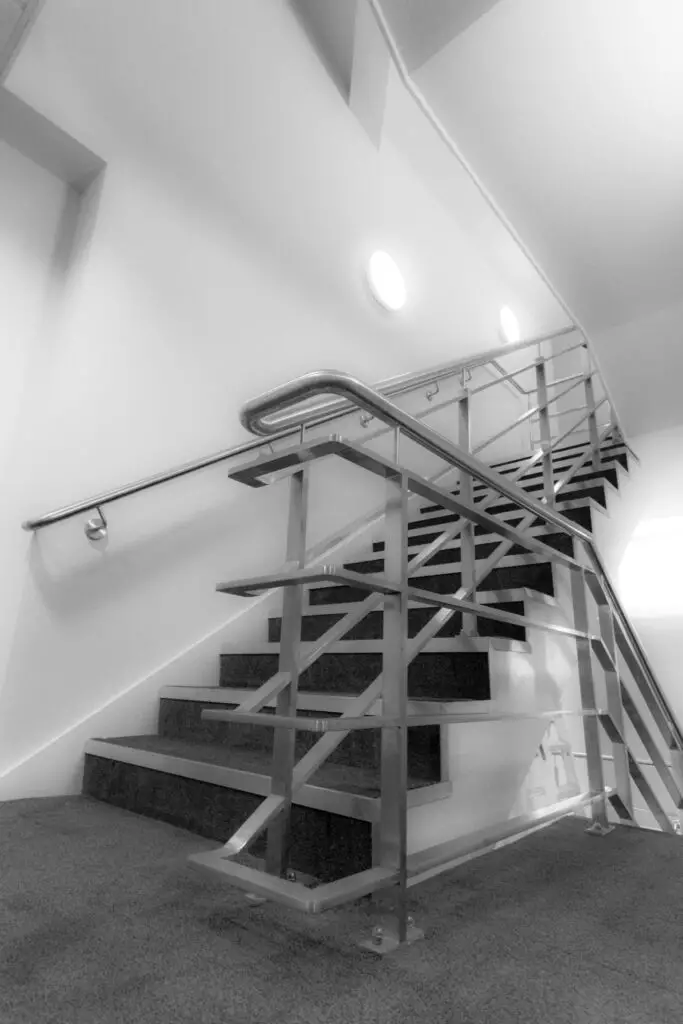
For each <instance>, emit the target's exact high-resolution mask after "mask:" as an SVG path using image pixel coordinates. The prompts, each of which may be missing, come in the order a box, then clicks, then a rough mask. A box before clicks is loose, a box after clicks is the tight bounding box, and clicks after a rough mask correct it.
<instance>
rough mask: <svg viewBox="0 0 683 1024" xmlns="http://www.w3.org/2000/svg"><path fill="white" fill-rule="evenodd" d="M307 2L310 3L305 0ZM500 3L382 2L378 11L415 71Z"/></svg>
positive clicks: (472, 0) (446, 0)
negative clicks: (383, 15)
mask: <svg viewBox="0 0 683 1024" xmlns="http://www.w3.org/2000/svg"><path fill="white" fill-rule="evenodd" d="M309 2H310V0H309ZM497 3H500V0H456V2H454V0H382V9H383V11H384V13H385V15H386V17H387V19H388V20H389V22H390V23H391V27H392V30H393V32H394V33H395V35H396V37H397V39H399V40H400V43H401V51H402V56H403V59H404V61H405V63H406V65H407V67H408V70H409V71H415V70H416V69H417V68H419V67H421V66H422V65H423V64H424V63H425V61H428V60H429V59H430V58H431V57H433V56H434V55H435V54H437V53H438V52H439V51H440V50H442V49H443V48H444V46H446V45H447V44H448V43H449V42H450V41H451V40H452V39H455V38H456V36H459V35H460V34H461V33H462V32H464V31H465V29H467V28H469V27H470V25H472V24H474V22H475V21H477V19H478V18H481V17H482V15H483V14H486V12H487V11H488V10H490V9H491V8H492V7H495V5H496V4H497Z"/></svg>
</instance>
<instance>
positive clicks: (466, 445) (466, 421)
mask: <svg viewBox="0 0 683 1024" xmlns="http://www.w3.org/2000/svg"><path fill="white" fill-rule="evenodd" d="M463 377H464V374H463ZM463 387H464V382H463ZM464 391H465V393H464V395H463V397H462V398H460V399H459V401H458V447H459V448H462V449H463V451H466V452H468V453H469V452H471V451H472V438H471V432H470V396H469V394H468V392H467V389H466V388H465V389H464ZM473 496H474V488H473V483H472V477H471V475H470V474H469V473H464V472H463V471H462V470H461V471H460V497H461V498H462V500H463V501H464V502H465V503H466V504H467V505H471V504H472V502H473ZM474 545H475V535H474V523H472V522H470V521H469V520H467V522H466V523H465V525H464V527H463V528H462V531H461V533H460V586H461V587H464V588H466V589H467V590H468V591H469V592H470V594H469V598H468V600H470V601H476V599H477V597H476V591H475V563H476V554H475V547H474ZM462 632H463V633H465V634H467V636H476V634H477V617H476V615H473V614H472V612H463V616H462Z"/></svg>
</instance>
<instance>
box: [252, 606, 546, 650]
mask: <svg viewBox="0 0 683 1024" xmlns="http://www.w3.org/2000/svg"><path fill="white" fill-rule="evenodd" d="M490 607H491V608H497V609H498V610H499V611H506V612H512V613H513V614H514V615H523V614H524V602H523V601H507V602H504V603H502V604H492V605H490ZM433 614H434V613H433V611H431V610H430V609H428V608H409V609H408V635H409V636H410V637H413V636H416V635H417V634H418V633H419V631H420V630H421V629H422V627H423V626H425V625H426V624H427V623H428V622H429V620H430V619H431V617H432V615H433ZM341 618H342V616H341V615H306V616H304V618H303V621H302V623H301V639H302V640H304V641H306V640H308V641H311V640H319V639H320V637H321V636H324V634H325V633H326V632H327V630H328V629H331V628H332V626H334V625H335V623H337V622H339V621H340V619H341ZM383 626H384V618H383V614H382V612H381V611H378V612H371V613H370V615H366V616H365V618H364V619H361V621H360V622H359V623H358V624H357V625H356V626H354V628H353V629H352V630H351V631H350V632H349V633H347V634H346V635H345V636H344V637H343V639H344V640H379V639H381V638H382V637H383V636H384V630H383ZM281 628H282V618H281V617H276V618H271V619H269V620H268V641H269V642H270V643H279V641H280V632H281ZM461 629H462V615H461V614H460V612H456V613H455V615H453V616H452V618H451V619H450V620H449V621H448V622H447V623H446V625H445V626H444V628H443V629H441V630H440V631H439V632H438V633H437V634H436V635H437V637H453V636H456V635H457V634H458V633H459V632H460V630H461ZM477 632H478V634H479V636H500V637H507V638H508V639H510V640H522V641H524V640H526V630H525V629H523V628H522V627H521V626H511V625H509V623H507V622H495V621H494V620H493V619H485V618H482V617H481V616H480V617H478V618H477Z"/></svg>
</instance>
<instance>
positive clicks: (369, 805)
mask: <svg viewBox="0 0 683 1024" xmlns="http://www.w3.org/2000/svg"><path fill="white" fill-rule="evenodd" d="M583 450H584V446H581V445H575V446H571V447H566V448H563V449H562V450H558V451H557V452H556V453H555V454H554V456H553V466H554V468H555V470H556V472H557V473H558V474H561V473H562V472H563V471H565V470H566V469H567V468H569V466H570V465H571V463H572V462H573V461H575V459H576V457H577V455H580V454H582V452H583ZM601 455H602V461H603V465H602V467H601V469H600V470H598V471H597V472H596V471H587V472H585V473H578V474H577V475H576V476H575V477H574V479H573V482H572V485H571V487H569V488H568V489H567V492H566V494H565V495H564V496H563V497H562V498H561V500H560V501H558V502H557V505H556V507H557V509H558V511H561V512H562V513H563V514H564V515H566V516H567V518H569V519H571V520H572V521H574V522H576V523H578V524H579V525H581V526H583V527H585V528H586V529H588V530H590V529H591V528H592V524H593V521H594V517H595V516H596V515H601V514H604V512H605V511H606V508H607V504H608V499H609V494H610V492H615V491H616V490H617V488H618V482H619V477H620V475H621V474H622V473H625V472H628V467H629V463H628V454H627V451H626V448H625V446H624V445H623V444H620V443H613V442H612V443H610V442H606V443H605V444H604V445H603V446H602V449H601ZM523 461H524V460H523V459H522V458H520V459H518V460H515V461H512V462H508V463H506V464H504V465H500V464H498V465H496V466H495V467H494V468H495V469H497V470H498V471H499V472H501V473H503V474H512V473H514V471H515V470H516V469H518V468H519V466H520V465H521V464H522V462H523ZM539 474H540V471H539V472H537V473H534V474H531V475H530V476H529V478H528V480H526V481H525V483H524V485H523V486H524V489H525V490H527V491H528V492H529V493H536V492H537V491H538V490H539V488H542V480H541V478H540V475H539ZM489 511H490V512H491V514H495V515H499V516H501V518H504V519H505V521H506V522H508V523H509V524H510V525H512V526H515V525H517V524H518V522H519V520H520V513H519V510H515V508H514V507H513V506H511V505H510V504H509V503H507V502H502V503H501V504H500V505H495V506H492V507H491V508H490V509H489ZM456 518H457V517H456V515H455V514H454V513H450V514H448V513H444V512H443V510H442V509H439V508H438V507H435V506H433V505H429V504H426V505H424V506H423V507H422V509H421V510H420V513H419V515H417V516H416V517H415V518H414V519H412V520H411V521H410V522H409V545H410V552H411V555H412V554H414V553H416V552H418V551H421V550H423V549H424V547H425V546H426V545H427V544H430V543H432V542H433V540H434V539H435V535H436V530H437V528H440V529H442V528H443V527H444V525H445V524H446V523H451V522H453V521H454V520H455V519H456ZM531 532H532V534H533V535H534V536H538V537H543V539H544V540H545V542H546V543H548V544H550V545H552V546H553V547H557V549H558V550H564V551H565V552H566V553H567V554H571V553H572V543H571V541H568V539H567V538H566V537H564V536H563V535H561V534H556V533H553V532H551V531H549V529H548V527H547V526H546V525H545V524H543V523H542V522H540V521H536V522H535V523H534V525H533V526H532V528H531ZM475 534H476V548H475V551H476V558H477V564H482V563H483V562H484V560H485V559H487V558H488V557H490V555H491V553H492V551H493V549H494V548H495V547H496V545H497V538H496V537H494V536H493V535H492V534H487V533H486V532H485V530H484V529H483V528H480V527H477V528H476V530H475ZM383 547H384V545H383V542H381V541H380V542H374V544H373V545H372V550H371V551H369V552H368V558H367V559H364V560H363V561H354V562H350V563H348V564H347V565H346V566H345V567H346V568H348V569H350V570H352V571H354V572H360V573H381V572H382V570H383V561H382V557H381V553H382V551H383ZM415 579H416V580H417V579H419V585H420V586H421V587H424V588H426V589H430V590H434V591H437V592H439V593H455V592H456V591H457V590H458V588H459V587H460V584H461V574H460V544H459V543H457V542H454V543H453V544H451V545H449V546H448V547H446V548H444V549H442V551H440V552H438V553H437V555H435V556H434V558H433V559H432V560H431V562H428V563H427V564H426V565H425V567H424V568H422V569H420V570H418V572H417V573H416V575H415ZM554 594H555V574H554V566H553V564H552V563H551V562H549V561H542V560H541V559H537V558H534V559H533V560H530V559H529V557H528V555H527V554H526V552H524V551H523V550H522V549H520V548H514V547H513V548H512V549H511V550H510V552H509V554H508V555H506V557H505V558H503V559H502V560H501V562H500V564H499V566H498V567H497V568H496V569H494V570H493V571H492V572H491V573H490V574H489V576H488V577H487V578H486V580H485V581H484V583H483V584H482V587H481V588H480V589H479V590H478V595H477V596H478V600H479V601H481V602H482V603H485V604H486V605H487V606H489V607H491V608H493V609H497V610H499V611H503V612H509V613H512V614H514V615H518V616H529V615H531V614H532V611H533V609H534V608H535V607H536V606H538V605H544V606H546V607H547V608H550V609H556V610H557V604H556V601H555V599H554ZM307 596H308V603H307V607H306V609H305V614H304V616H303V619H302V624H301V640H302V641H303V647H304V650H305V649H306V647H307V645H311V644H312V643H314V642H315V641H317V640H319V639H320V637H321V636H322V635H323V634H324V633H325V632H326V631H327V630H328V629H329V628H330V627H331V626H332V625H334V624H336V623H337V622H339V621H340V620H341V619H342V617H343V616H344V615H345V614H347V613H348V611H349V608H350V606H354V605H358V604H359V603H360V602H361V601H363V600H364V599H365V597H366V592H365V591H362V590H358V589H354V588H353V587H349V586H344V585H339V584H337V585H334V584H333V585H328V586H325V585H315V586H312V587H311V588H310V589H309V590H308V595H307ZM432 615H433V611H431V610H429V609H426V608H424V607H420V606H416V605H415V604H412V606H411V607H410V608H409V610H408V633H409V636H410V637H414V636H415V635H416V634H417V633H418V632H419V630H420V629H422V628H423V627H424V626H425V625H426V624H427V623H428V622H429V620H430V619H431V617H432ZM559 618H560V619H561V618H562V616H561V615H560V616H559ZM461 628H462V613H458V612H456V613H455V614H454V615H453V616H452V618H451V619H450V620H449V622H448V623H447V624H446V625H445V626H444V627H443V628H442V629H441V630H439V631H438V633H437V634H436V637H435V638H434V639H433V640H430V641H429V642H428V644H427V645H426V647H425V650H424V652H423V653H421V654H419V655H418V656H417V657H416V658H415V659H414V661H413V662H412V663H411V666H410V669H409V673H408V699H409V701H411V703H412V702H414V706H415V710H420V711H428V710H431V709H434V707H435V706H437V707H439V708H441V707H443V705H450V704H452V703H455V702H458V705H457V706H458V707H460V706H462V705H461V702H466V703H465V705H464V706H466V707H470V706H471V704H470V702H473V701H474V702H484V701H486V702H488V701H489V700H490V697H491V675H492V671H496V670H497V671H498V672H500V671H501V668H500V665H501V662H502V659H501V658H499V657H498V658H495V659H492V653H494V652H495V654H496V655H505V654H510V653H513V652H517V653H523V654H531V653H532V650H531V646H530V644H529V642H528V639H527V630H526V629H525V627H524V626H520V625H516V624H510V623H507V622H500V621H495V620H493V619H488V618H477V634H478V635H477V637H460V631H461ZM281 629H282V619H281V617H271V618H269V619H268V621H267V623H266V631H265V635H264V641H263V643H261V644H258V645H254V646H253V647H251V648H250V649H249V650H247V651H240V652H239V653H235V652H230V653H226V654H223V655H222V656H221V665H220V680H219V686H218V687H216V688H215V689H213V690H212V689H198V688H193V687H192V686H191V685H188V686H187V687H168V688H167V689H166V690H164V691H163V693H162V696H161V700H160V707H159V726H158V732H157V734H156V735H152V736H123V737H115V738H109V739H96V740H93V741H91V742H90V743H89V744H88V747H87V750H86V759H85V776H84V784H83V791H84V792H85V793H87V794H89V795H90V796H93V797H96V798H98V799H100V800H105V801H107V802H109V803H112V804H115V805H116V806H118V807H124V808H126V809H128V810H131V811H135V812H137V813H140V814H145V815H149V816H150V817H154V818H158V819H160V820H163V821H167V822H170V823H171V824H174V825H179V826H181V827H183V828H187V829H190V830H191V831H195V832H197V833H198V834H199V835H202V836H205V837H206V838H208V839H215V840H217V841H219V842H226V841H227V840H228V839H229V837H230V836H231V835H232V834H233V833H234V832H235V831H236V830H237V828H238V827H239V825H240V824H241V823H242V822H243V821H244V819H245V818H246V817H248V816H249V815H250V814H251V813H252V812H253V811H254V810H255V809H256V807H257V806H258V804H259V803H260V801H261V799H262V798H263V797H264V796H265V795H267V794H268V793H269V792H270V777H271V765H272V750H273V735H274V730H273V729H272V728H268V727H266V726H258V725H241V724H238V723H228V722H223V721H205V720H203V719H202V712H203V711H204V710H207V709H212V708H213V709H215V708H217V707H220V708H224V709H234V708H236V707H238V706H239V704H240V703H241V702H242V701H243V700H244V699H245V696H246V695H247V693H248V692H250V691H253V690H255V689H257V688H258V687H259V686H260V685H261V684H262V683H263V682H265V681H266V680H268V679H269V678H271V677H272V676H273V675H274V674H275V673H276V672H277V667H278V655H279V641H280V635H281ZM381 640H382V612H381V611H373V612H370V613H368V614H367V615H365V616H363V617H362V618H361V619H360V621H359V622H358V624H357V625H355V626H354V627H352V628H351V629H350V630H349V632H348V633H347V634H345V635H344V637H343V639H341V640H339V641H338V642H337V643H336V644H334V646H333V648H332V649H331V650H330V652H329V653H326V654H323V655H322V656H321V657H320V658H318V660H317V661H315V662H314V664H313V665H312V666H311V668H310V669H308V670H307V671H306V672H304V673H303V675H302V676H300V678H299V694H300V699H299V714H301V715H303V716H311V717H315V716H316V715H321V714H325V715H331V716H334V715H339V714H341V713H342V712H343V711H344V709H345V707H346V706H347V705H348V703H349V699H350V697H352V696H353V695H357V694H359V693H362V692H363V690H365V688H366V687H367V686H368V685H369V684H370V683H371V682H372V681H373V680H374V679H375V678H376V676H377V675H378V674H379V672H380V671H381V666H382V643H381ZM274 704H275V701H274V700H273V701H271V705H270V707H268V708H266V709H265V710H267V711H268V712H271V713H272V711H273V709H274ZM440 729H441V727H440V726H438V725H433V726H427V727H425V728H421V729H414V730H410V732H409V734H408V786H409V798H408V803H409V806H417V805H418V804H423V803H424V804H427V803H432V804H434V810H435V812H436V813H438V801H439V800H441V799H443V795H444V793H445V792H447V791H448V790H450V788H451V787H450V783H449V781H448V779H447V778H446V777H445V776H444V771H443V766H442V751H441V743H440ZM315 739H316V737H315V734H313V733H298V734H297V743H296V759H297V760H299V758H301V757H302V756H303V754H304V753H306V751H307V750H308V749H309V748H310V747H311V746H312V744H313V742H314V741H315ZM380 747H381V736H380V730H379V729H378V730H364V731H363V732H358V733H351V734H350V735H349V736H348V737H347V738H346V739H344V740H343V741H342V742H341V744H340V745H339V747H338V748H337V750H335V751H334V752H333V753H332V754H331V755H330V757H329V759H328V760H327V761H326V762H324V763H323V764H322V765H321V767H320V768H319V769H318V771H316V772H315V774H314V775H313V776H312V778H311V780H310V783H309V784H308V785H306V786H304V787H303V789H302V790H301V791H300V792H299V793H298V794H296V795H295V797H294V809H293V820H292V838H293V845H292V848H291V857H290V867H291V868H292V869H294V870H295V871H297V872H301V873H304V874H305V875H309V876H313V877H315V878H316V879H318V880H319V881H321V882H328V881H333V880H336V879H338V878H341V877H344V876H345V875H348V874H353V873H356V872H358V871H362V870H365V869H366V868H369V867H370V866H371V865H372V824H373V822H376V821H377V819H378V803H379V798H380V755H381V750H380ZM264 849H265V836H264V837H262V838H261V839H260V840H258V841H257V843H256V844H255V845H254V846H253V847H252V853H253V855H255V857H257V858H259V857H262V856H263V853H264Z"/></svg>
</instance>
